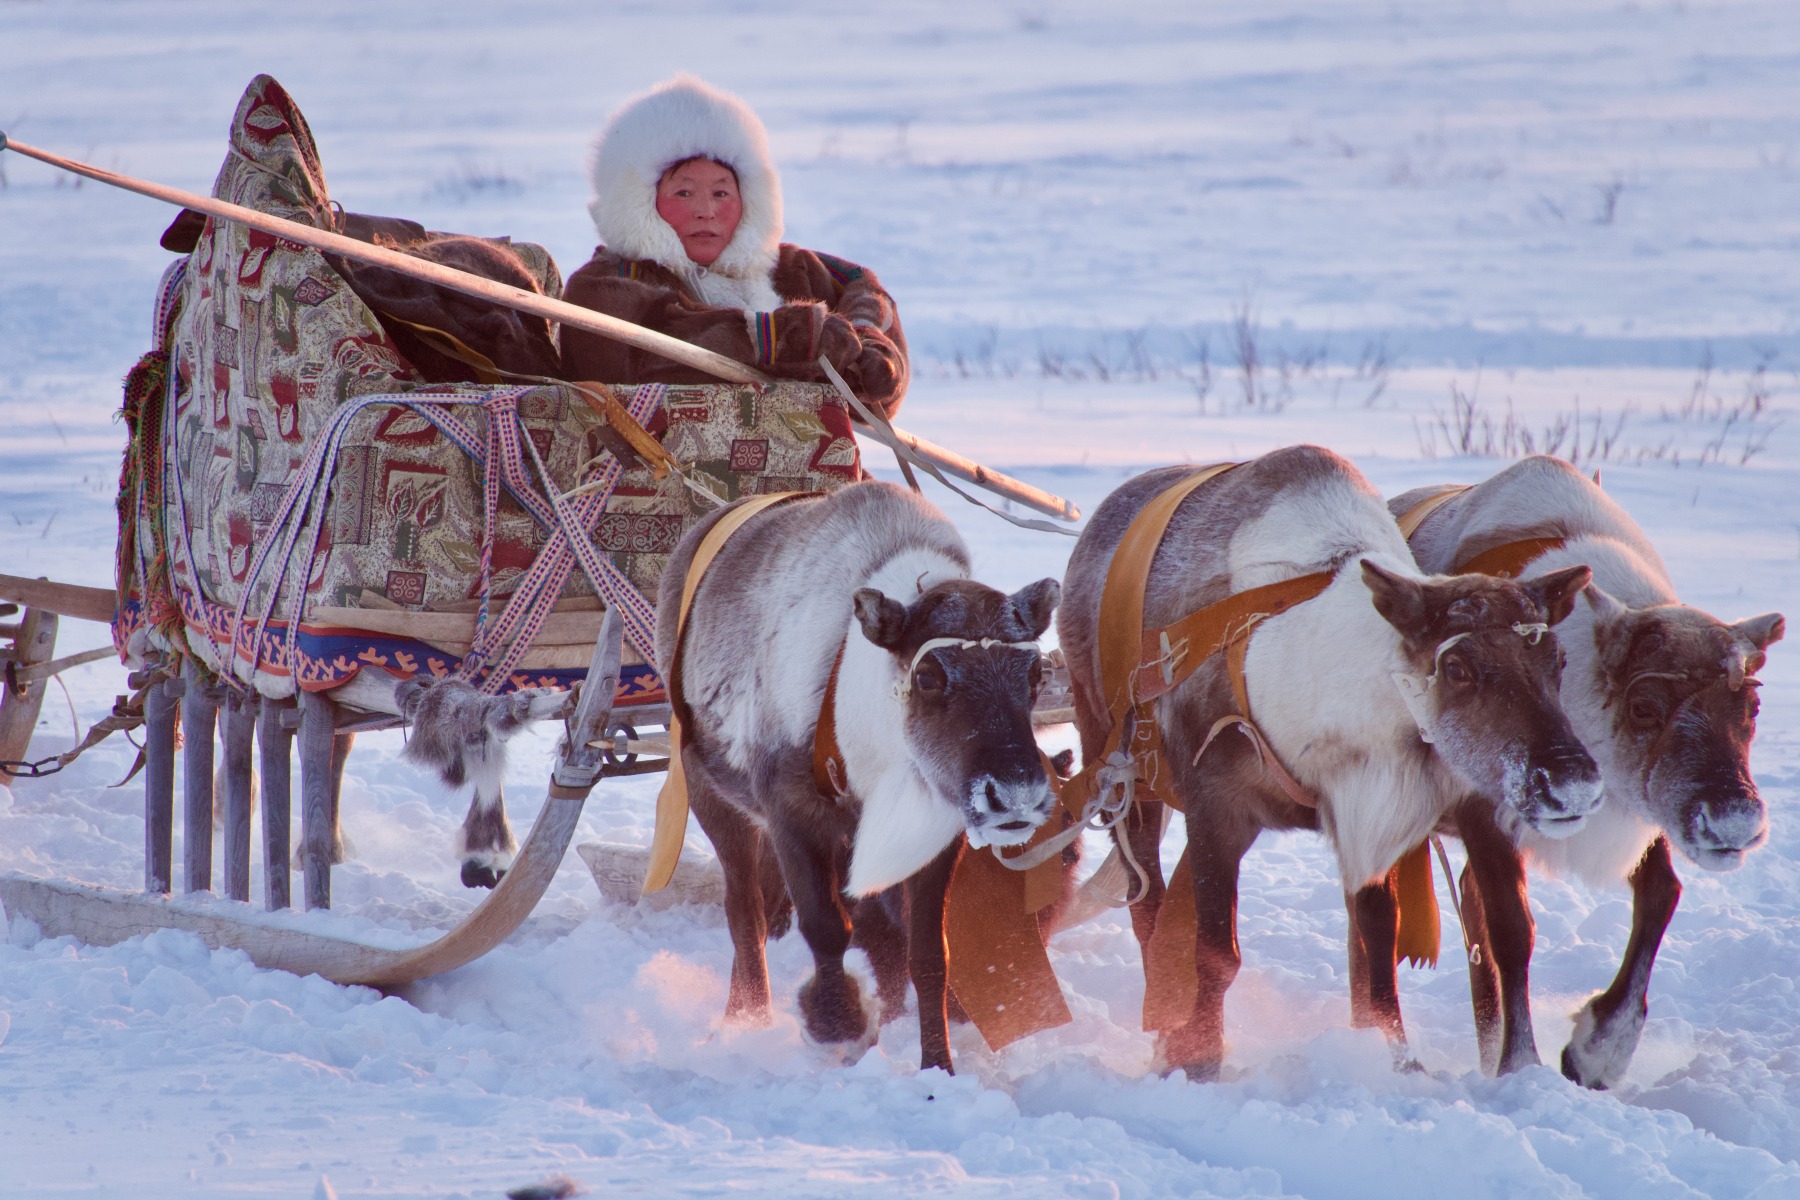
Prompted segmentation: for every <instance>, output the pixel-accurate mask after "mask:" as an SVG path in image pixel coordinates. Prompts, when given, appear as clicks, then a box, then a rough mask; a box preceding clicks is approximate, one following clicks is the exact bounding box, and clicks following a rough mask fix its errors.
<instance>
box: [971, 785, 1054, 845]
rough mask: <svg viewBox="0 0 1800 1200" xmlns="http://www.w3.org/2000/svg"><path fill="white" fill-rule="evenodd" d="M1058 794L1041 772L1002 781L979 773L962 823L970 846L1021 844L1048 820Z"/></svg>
mask: <svg viewBox="0 0 1800 1200" xmlns="http://www.w3.org/2000/svg"><path fill="white" fill-rule="evenodd" d="M1055 807H1056V793H1055V792H1053V791H1051V790H1050V781H1049V779H1047V778H1046V777H1045V776H1044V774H1043V773H1042V772H1041V771H1040V772H1038V774H1037V775H1036V776H1035V777H1030V776H1028V777H1026V778H1023V779H1016V780H1002V779H998V778H996V777H994V776H993V775H977V776H976V777H975V778H974V779H972V780H970V781H969V791H968V794H967V795H966V796H965V797H964V798H963V823H964V825H965V826H966V827H967V831H968V835H969V845H971V846H974V847H975V848H976V849H980V848H981V847H983V846H1022V845H1024V844H1025V843H1026V842H1028V841H1030V840H1031V835H1032V834H1033V833H1035V832H1037V828H1038V826H1040V825H1042V824H1043V823H1044V822H1045V821H1047V820H1049V818H1050V813H1051V810H1052V809H1054V808H1055Z"/></svg>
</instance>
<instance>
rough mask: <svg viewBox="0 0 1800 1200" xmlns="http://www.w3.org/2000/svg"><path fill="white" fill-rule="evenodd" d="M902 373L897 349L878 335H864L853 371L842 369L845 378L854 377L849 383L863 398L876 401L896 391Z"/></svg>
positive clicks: (890, 395) (885, 399) (883, 400)
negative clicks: (853, 381) (852, 382)
mask: <svg viewBox="0 0 1800 1200" xmlns="http://www.w3.org/2000/svg"><path fill="white" fill-rule="evenodd" d="M832 365H833V366H836V365H837V364H836V363H833V364H832ZM904 377H905V368H904V366H903V364H902V362H901V358H900V352H899V350H898V349H896V348H895V347H894V345H893V343H891V342H889V341H888V340H887V339H886V338H884V337H880V336H870V337H867V338H864V339H863V343H862V349H861V352H860V353H859V354H858V355H857V358H856V371H855V373H854V374H852V373H851V372H849V371H846V372H844V378H845V380H846V381H850V380H855V381H856V382H855V383H854V384H852V386H854V387H856V388H857V389H858V390H859V391H860V392H861V393H862V398H863V399H865V400H869V401H871V402H873V403H876V404H885V403H886V402H887V400H888V398H889V397H892V396H893V395H894V393H896V392H898V391H899V390H900V386H901V384H902V383H903V382H904Z"/></svg>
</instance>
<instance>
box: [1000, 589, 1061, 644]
mask: <svg viewBox="0 0 1800 1200" xmlns="http://www.w3.org/2000/svg"><path fill="white" fill-rule="evenodd" d="M1061 600H1062V584H1060V583H1058V582H1056V580H1054V579H1040V580H1038V581H1037V582H1036V583H1034V584H1031V585H1030V586H1029V587H1022V588H1020V589H1019V590H1018V591H1016V592H1014V593H1013V594H1012V596H1011V597H1009V598H1008V601H1007V603H1008V605H1009V606H1010V607H1011V608H1012V611H1013V615H1014V616H1015V617H1017V618H1018V621H1019V624H1020V625H1022V626H1023V627H1024V629H1025V636H1026V637H1028V638H1033V639H1036V638H1041V637H1043V636H1044V630H1046V629H1048V628H1050V618H1051V616H1052V615H1053V614H1054V613H1055V612H1056V605H1057V603H1058V602H1059V601H1061Z"/></svg>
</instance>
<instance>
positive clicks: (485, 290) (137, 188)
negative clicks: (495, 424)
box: [0, 133, 1081, 521]
mask: <svg viewBox="0 0 1800 1200" xmlns="http://www.w3.org/2000/svg"><path fill="white" fill-rule="evenodd" d="M0 150H12V151H15V152H17V153H19V154H23V155H25V156H26V157H27V158H35V159H37V160H38V161H39V162H44V163H48V164H50V165H51V166H53V167H60V168H61V169H63V170H65V171H70V172H73V173H74V174H76V175H82V176H85V177H86V178H88V179H93V180H96V181H98V182H100V183H104V184H109V185H111V186H112V187H116V188H123V189H124V190H125V191H128V192H136V193H138V194H139V195H142V196H150V197H152V198H153V199H157V200H162V201H165V202H167V203H169V204H176V205H180V206H181V207H183V208H191V209H193V210H194V211H195V212H201V213H205V214H207V215H208V216H212V217H218V218H220V219H221V220H227V221H236V222H238V223H240V224H243V225H248V226H249V227H250V228H252V229H260V230H262V231H263V232H264V233H271V234H274V235H275V236H277V237H280V238H285V239H287V240H288V241H291V242H299V243H300V244H301V245H305V246H311V247H312V248H313V249H315V250H326V251H329V252H331V253H332V254H341V255H343V256H344V257H345V258H349V259H355V260H356V261H357V262H365V263H370V264H372V265H374V266H378V267H386V268H388V269H389V270H393V271H399V272H400V273H401V274H403V275H410V276H412V277H413V278H415V279H423V280H425V281H426V282H428V283H435V284H437V285H438V286H440V287H447V288H450V289H451V290H453V291H458V292H463V293H466V294H468V295H471V296H478V297H480V298H482V299H484V300H492V301H493V302H494V303H496V304H501V305H504V306H505V307H507V308H512V309H517V310H518V311H520V312H528V313H531V314H532V315H534V316H539V317H543V318H545V319H546V320H550V321H556V322H559V323H561V324H563V325H569V326H573V327H574V328H576V329H581V330H585V331H586V332H588V333H597V334H599V335H600V336H602V337H609V338H612V339H613V340H615V341H620V342H624V343H625V344H626V345H629V346H636V347H637V348H639V349H640V350H648V351H650V352H651V353H653V354H660V355H662V356H663V357H664V358H667V359H670V360H672V361H674V362H678V363H681V364H682V365H683V366H689V367H693V368H694V369H695V370H698V371H705V372H706V373H707V374H709V375H712V376H714V377H715V378H718V379H724V380H727V381H729V382H731V383H769V382H772V381H771V379H770V378H769V376H767V375H764V374H763V373H762V372H760V371H758V370H756V369H754V368H752V367H747V366H745V365H744V364H743V363H741V362H738V361H737V360H736V359H734V358H727V357H726V356H725V355H723V354H717V353H714V352H713V351H711V350H707V349H704V348H702V347H700V346H695V345H691V344H690V343H688V342H684V341H682V340H680V339H679V338H672V337H670V336H669V335H668V334H666V333H658V332H657V331H656V330H654V329H646V328H645V327H644V326H642V325H636V324H633V323H632V322H630V321H624V320H620V319H619V318H618V317H614V316H609V315H608V314H606V313H603V312H596V311H594V310H593V309H590V308H582V307H580V306H579V305H574V304H569V303H566V302H564V301H562V300H552V299H551V298H550V297H548V296H541V295H539V294H538V293H536V292H528V291H525V290H524V289H523V288H516V287H512V286H510V285H508V284H504V283H499V282H497V281H495V280H492V279H484V278H482V277H481V276H479V275H471V274H469V273H468V272H467V271H458V270H456V269H455V268H454V267H446V266H444V265H442V264H440V263H434V262H427V261H426V260H424V259H422V258H414V257H413V256H412V255H410V254H402V253H400V252H399V251H397V250H389V249H387V248H386V247H384V246H375V245H371V244H370V243H368V242H359V241H357V240H356V239H355V238H349V237H345V236H343V235H342V234H338V233H330V232H328V231H326V230H323V229H314V228H313V227H312V226H310V225H302V224H300V223H299V222H298V221H289V220H287V219H285V218H283V217H276V216H271V215H270V214H268V213H264V212H257V211H256V210H255V209H253V208H245V207H244V206H242V205H240V204H232V203H231V202H230V201H227V200H220V199H217V198H216V197H213V196H202V195H200V194H199V193H197V192H187V191H183V190H181V189H180V188H172V187H168V186H165V185H164V184H160V183H151V182H150V181H148V180H144V179H137V178H134V177H132V176H130V175H120V174H118V173H117V172H114V171H107V170H103V169H101V168H100V167H96V166H93V165H91V164H89V163H84V162H78V161H76V160H75V159H72V158H64V157H63V156H62V155H60V154H52V153H50V152H49V151H48V150H40V149H38V148H37V147H35V146H27V145H26V144H25V143H23V142H16V141H10V140H9V139H8V138H7V136H6V134H4V133H0ZM895 432H897V433H899V432H900V431H899V430H896V431H895ZM901 438H902V440H904V441H905V442H906V443H907V445H908V447H909V448H910V449H911V450H912V451H913V453H915V454H917V455H918V456H919V457H920V458H924V459H928V460H929V461H931V462H933V463H935V464H936V465H937V466H938V467H939V468H940V469H942V470H944V471H947V472H949V473H950V474H952V475H955V476H956V477H957V478H959V479H963V480H966V481H968V482H969V483H973V484H976V485H978V486H980V487H984V488H986V489H987V490H989V491H991V492H993V493H995V494H996V495H1000V496H1004V497H1006V498H1007V499H1009V500H1013V501H1016V502H1018V503H1019V504H1023V505H1024V506H1026V507H1027V508H1030V509H1033V510H1035V511H1037V512H1041V513H1046V514H1048V515H1049V516H1052V517H1060V518H1062V519H1063V520H1065V521H1078V520H1080V519H1081V512H1080V510H1079V509H1077V508H1076V507H1075V506H1074V505H1073V504H1070V503H1069V502H1068V501H1067V500H1064V499H1063V498H1062V497H1060V496H1055V495H1052V494H1050V493H1049V492H1046V491H1044V490H1042V489H1041V488H1035V487H1032V486H1031V485H1030V484H1028V483H1024V482H1022V481H1021V480H1017V479H1014V478H1012V477H1011V476H1009V475H1005V474H1002V473H1001V472H999V471H995V470H991V469H990V468H987V467H983V466H980V465H979V464H976V463H974V462H971V461H970V460H969V459H967V458H964V457H963V456H962V455H960V454H956V453H953V452H952V451H949V450H945V449H944V448H942V447H941V446H936V445H933V444H932V443H931V442H928V441H926V440H925V439H924V438H921V437H915V436H913V435H912V434H909V433H901Z"/></svg>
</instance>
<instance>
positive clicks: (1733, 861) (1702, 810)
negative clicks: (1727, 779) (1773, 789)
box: [1681, 783, 1769, 871]
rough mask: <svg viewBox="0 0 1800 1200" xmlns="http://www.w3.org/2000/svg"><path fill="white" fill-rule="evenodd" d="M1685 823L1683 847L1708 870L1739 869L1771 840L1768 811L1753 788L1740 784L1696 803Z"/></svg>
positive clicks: (1688, 854) (1682, 839)
mask: <svg viewBox="0 0 1800 1200" xmlns="http://www.w3.org/2000/svg"><path fill="white" fill-rule="evenodd" d="M1684 824H1685V828H1684V829H1683V830H1682V838H1681V842H1682V847H1681V848H1682V849H1683V850H1684V851H1685V852H1686V853H1687V856H1688V857H1689V858H1691V859H1693V860H1694V861H1695V862H1696V863H1698V864H1699V865H1700V866H1702V867H1704V868H1706V869H1707V870H1708V871H1735V870H1737V869H1738V868H1739V867H1741V866H1743V865H1744V856H1745V855H1746V854H1748V853H1750V851H1752V850H1755V849H1756V848H1757V847H1758V846H1761V845H1762V844H1763V843H1764V842H1766V841H1768V840H1769V810H1768V808H1767V807H1766V806H1765V805H1764V804H1763V802H1762V797H1761V796H1758V795H1757V794H1756V789H1755V788H1754V787H1751V788H1745V787H1744V786H1743V785H1742V784H1741V783H1740V784H1738V785H1737V786H1734V787H1728V788H1726V789H1724V790H1723V793H1722V794H1719V795H1715V796H1713V797H1712V798H1710V799H1708V800H1706V801H1704V802H1702V803H1701V804H1698V805H1696V806H1695V808H1694V811H1693V815H1692V816H1690V817H1689V818H1688V820H1687V821H1686V822H1685V823H1684Z"/></svg>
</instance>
